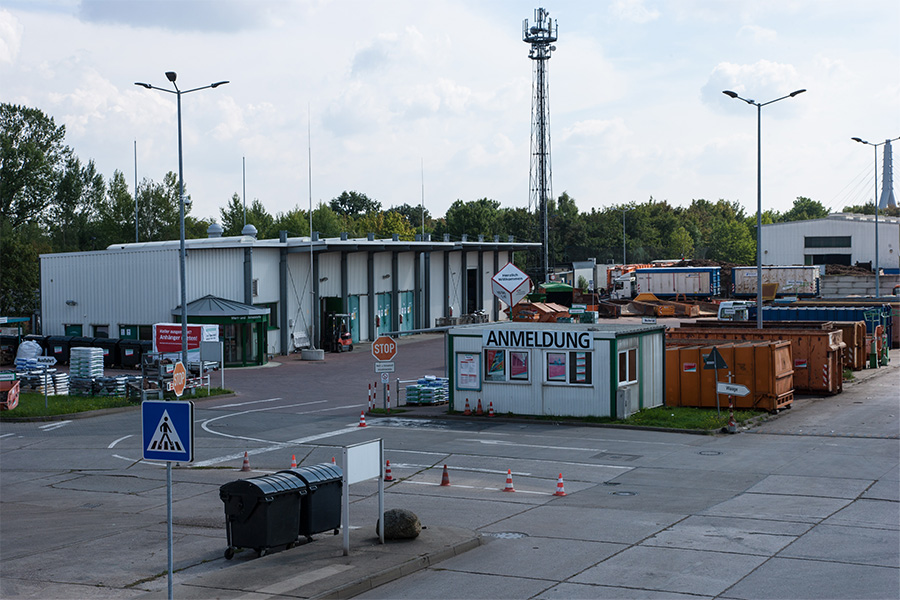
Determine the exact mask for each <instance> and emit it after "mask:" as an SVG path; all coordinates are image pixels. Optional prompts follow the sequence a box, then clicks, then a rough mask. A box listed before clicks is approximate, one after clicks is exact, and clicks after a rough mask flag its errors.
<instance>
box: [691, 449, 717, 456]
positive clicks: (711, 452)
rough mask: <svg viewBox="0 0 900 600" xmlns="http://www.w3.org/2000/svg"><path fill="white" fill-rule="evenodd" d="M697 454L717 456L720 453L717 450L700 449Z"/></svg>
mask: <svg viewBox="0 0 900 600" xmlns="http://www.w3.org/2000/svg"><path fill="white" fill-rule="evenodd" d="M697 454H699V455H701V456H719V455H720V454H722V453H721V452H719V451H718V450H701V451H700V452H698V453H697Z"/></svg>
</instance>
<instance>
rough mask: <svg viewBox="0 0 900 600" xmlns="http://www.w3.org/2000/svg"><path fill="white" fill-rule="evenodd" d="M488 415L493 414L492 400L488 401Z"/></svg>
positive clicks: (491, 415)
mask: <svg viewBox="0 0 900 600" xmlns="http://www.w3.org/2000/svg"><path fill="white" fill-rule="evenodd" d="M488 416H489V417H493V416H494V403H493V402H489V403H488Z"/></svg>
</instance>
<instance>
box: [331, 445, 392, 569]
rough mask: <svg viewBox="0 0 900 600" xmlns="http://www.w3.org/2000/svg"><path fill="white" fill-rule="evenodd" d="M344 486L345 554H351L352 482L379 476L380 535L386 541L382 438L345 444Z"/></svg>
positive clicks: (343, 528)
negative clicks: (350, 444)
mask: <svg viewBox="0 0 900 600" xmlns="http://www.w3.org/2000/svg"><path fill="white" fill-rule="evenodd" d="M343 460H344V488H343V497H342V502H343V505H344V506H343V510H341V530H342V531H343V534H344V539H343V542H344V556H347V555H349V554H350V484H351V483H359V482H360V481H366V480H367V479H372V478H374V477H377V478H378V522H379V523H380V524H381V526H380V527H379V528H378V537H379V539H380V541H381V543H382V544H383V543H384V441H382V439H381V438H378V439H376V440H372V441H370V442H362V443H361V444H354V445H352V446H344V452H343Z"/></svg>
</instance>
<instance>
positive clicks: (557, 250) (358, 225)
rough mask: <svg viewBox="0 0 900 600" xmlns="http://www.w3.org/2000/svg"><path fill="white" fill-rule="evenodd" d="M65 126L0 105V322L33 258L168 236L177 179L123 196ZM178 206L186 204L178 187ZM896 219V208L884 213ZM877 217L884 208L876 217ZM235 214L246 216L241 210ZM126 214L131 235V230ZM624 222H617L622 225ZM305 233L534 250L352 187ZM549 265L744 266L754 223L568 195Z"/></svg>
mask: <svg viewBox="0 0 900 600" xmlns="http://www.w3.org/2000/svg"><path fill="white" fill-rule="evenodd" d="M65 132H66V128H65V125H64V124H57V123H56V122H55V120H54V119H53V117H52V116H49V115H47V114H45V113H44V112H43V111H41V110H39V109H37V108H31V107H26V106H20V105H13V104H5V103H4V104H0V315H2V316H17V315H21V316H29V315H30V314H32V313H33V312H34V311H35V310H37V309H38V308H39V307H40V276H39V269H40V260H39V256H40V254H44V253H55V252H75V251H87V250H100V249H103V248H106V247H107V246H109V245H112V244H121V243H128V242H134V241H135V240H136V239H137V240H138V241H141V242H147V241H161V240H173V239H178V238H179V231H180V224H179V214H180V213H179V203H178V198H179V195H178V178H177V175H176V174H175V173H172V172H169V173H167V174H166V175H165V176H164V177H163V180H162V181H161V182H156V181H153V180H152V179H148V178H144V179H143V180H141V181H140V182H139V183H138V185H137V190H136V195H137V215H135V198H134V194H133V192H132V190H131V188H130V187H129V185H128V183H127V181H126V179H125V175H124V174H123V173H122V171H119V170H116V171H114V172H113V174H112V176H110V177H109V178H106V177H104V175H103V174H101V173H99V172H97V169H96V166H95V164H94V161H93V160H90V159H89V160H87V161H83V160H82V159H80V158H79V157H78V156H77V155H76V154H75V152H74V150H73V149H72V148H70V147H69V146H67V145H66V143H65ZM185 194H186V196H185V198H186V202H188V201H189V200H190V196H189V194H188V187H187V184H185ZM844 210H845V211H849V212H868V213H869V214H871V213H873V212H874V206H873V205H872V204H869V205H863V206H854V207H847V208H845V209H844ZM891 210H892V212H897V211H896V209H891ZM882 212H885V213H886V214H890V213H887V211H882ZM245 213H246V214H245ZM827 213H828V211H827V210H826V209H825V207H824V206H823V205H822V204H821V203H819V202H817V201H814V200H810V199H809V198H803V197H800V198H797V199H796V200H795V201H794V205H793V207H792V208H791V210H789V211H787V212H785V213H783V214H782V213H778V212H776V211H767V212H765V213H764V214H763V223H774V222H779V221H791V220H801V219H815V218H821V217H824V216H826V215H827ZM135 217H137V219H136V220H137V227H136V226H135ZM623 219H624V221H623ZM311 221H312V230H313V231H318V232H319V234H320V236H321V237H337V236H339V235H340V234H341V233H342V232H347V233H348V235H349V236H350V237H365V236H366V235H367V234H368V233H374V234H375V236H376V237H377V238H386V237H390V236H392V235H394V234H397V235H398V236H399V237H400V239H402V240H412V239H414V237H415V235H416V234H418V233H421V232H422V231H423V230H424V232H425V233H426V234H431V235H432V236H434V239H436V240H441V239H443V236H444V235H445V234H446V235H449V236H450V239H451V240H460V239H461V238H462V236H463V235H468V236H469V239H470V240H474V239H477V236H479V235H483V236H484V238H485V239H486V240H491V239H493V236H500V239H501V241H506V240H507V239H508V236H514V239H515V240H516V241H528V242H538V241H540V239H541V236H540V217H539V215H538V214H536V213H535V212H529V211H528V210H527V209H525V208H512V207H503V206H501V204H500V202H499V201H497V200H492V199H490V198H480V199H475V200H471V201H464V200H456V201H455V202H453V204H452V205H451V206H450V207H449V208H448V209H447V212H446V213H445V215H444V216H443V217H435V216H433V215H431V214H430V212H429V211H428V210H425V209H424V207H423V206H422V205H421V204H420V205H416V206H412V205H409V204H403V205H401V206H392V207H390V208H384V207H383V206H382V205H381V203H380V202H379V201H377V200H375V199H373V198H370V197H368V196H367V195H366V194H364V193H362V192H359V191H344V192H342V193H341V194H340V195H339V196H337V197H335V198H332V199H331V200H330V201H329V202H327V203H326V202H319V203H318V205H317V206H316V207H315V208H314V209H313V210H312V218H311ZM213 222H217V223H219V224H220V225H221V226H222V228H223V229H224V233H223V235H226V236H232V235H240V234H241V230H242V229H243V226H244V224H245V222H246V223H250V224H252V225H254V226H255V227H256V229H257V231H258V237H259V238H260V239H270V238H277V237H278V236H279V232H281V231H287V232H288V235H289V236H292V237H295V236H302V235H308V234H309V231H310V213H309V211H308V210H304V209H303V208H300V207H299V206H295V207H294V208H293V209H291V210H288V211H286V212H277V213H275V214H272V213H270V212H269V211H268V210H267V209H266V208H265V206H264V204H263V203H262V202H261V201H260V200H259V199H254V200H252V201H251V202H250V203H248V204H247V205H246V210H245V207H244V203H243V201H242V200H241V198H240V196H239V195H238V194H237V193H235V194H234V195H233V196H232V197H231V198H230V199H223V205H222V206H221V207H220V208H219V214H218V215H215V216H207V217H196V216H194V215H192V214H191V205H190V204H189V203H187V204H186V207H185V237H187V238H199V237H205V236H206V235H207V228H208V227H209V225H210V224H211V223H213ZM548 224H549V242H548V252H549V257H550V264H551V265H566V264H569V263H571V262H573V261H582V260H587V259H590V258H596V260H597V262H602V263H605V262H609V261H614V262H621V260H622V252H623V240H624V250H625V255H626V257H627V260H628V261H629V262H649V261H651V260H655V259H668V258H695V259H710V260H717V261H722V262H730V263H737V264H753V263H754V262H755V257H756V215H755V213H752V214H748V213H747V212H746V211H745V209H744V208H743V206H741V205H740V204H739V203H738V202H735V201H727V200H723V199H720V200H717V201H715V202H712V201H709V200H704V199H696V200H693V201H692V202H691V204H690V206H687V207H677V206H671V205H669V204H668V203H667V202H666V201H657V200H655V199H653V198H650V199H649V200H647V201H646V202H636V201H631V202H623V203H621V204H618V205H610V206H607V207H605V208H602V209H596V208H592V209H591V211H590V212H581V211H580V210H579V209H578V207H577V204H576V200H575V198H574V197H572V196H570V195H569V194H568V193H567V192H563V194H562V195H560V196H559V197H558V198H555V199H551V200H550V201H549V202H548ZM516 262H517V264H518V265H519V266H520V267H521V268H523V269H524V270H525V271H526V272H528V273H529V274H532V275H534V276H536V277H540V273H539V271H540V265H541V253H540V250H535V251H534V252H527V253H526V252H523V253H516Z"/></svg>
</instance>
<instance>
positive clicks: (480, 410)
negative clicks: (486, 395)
mask: <svg viewBox="0 0 900 600" xmlns="http://www.w3.org/2000/svg"><path fill="white" fill-rule="evenodd" d="M475 414H476V415H483V414H484V409H483V408H481V398H479V399H478V407H477V408H475Z"/></svg>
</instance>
